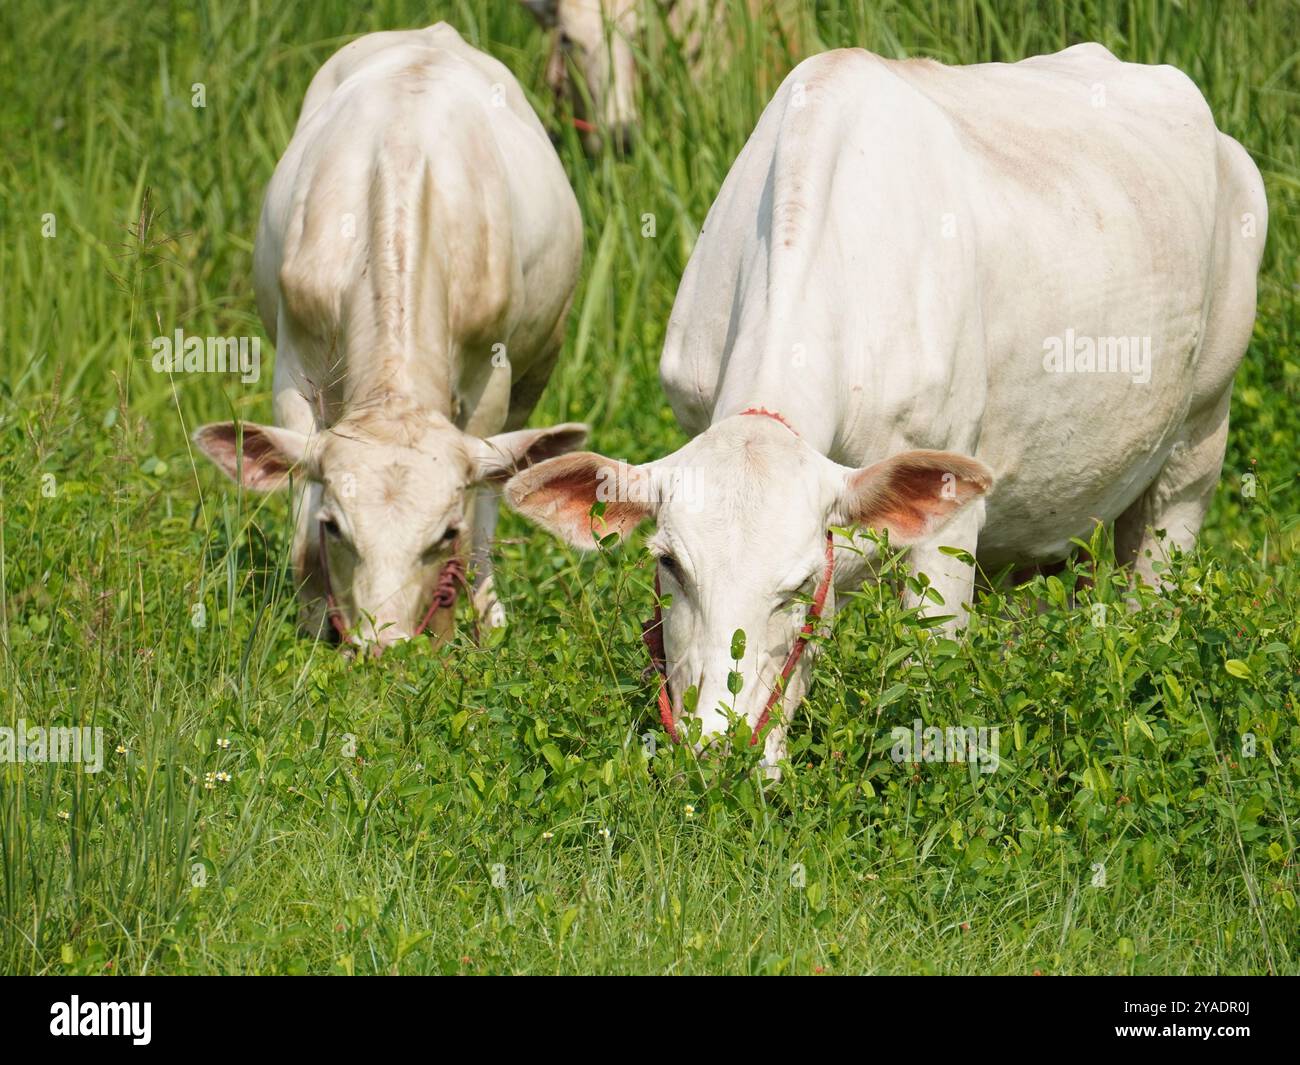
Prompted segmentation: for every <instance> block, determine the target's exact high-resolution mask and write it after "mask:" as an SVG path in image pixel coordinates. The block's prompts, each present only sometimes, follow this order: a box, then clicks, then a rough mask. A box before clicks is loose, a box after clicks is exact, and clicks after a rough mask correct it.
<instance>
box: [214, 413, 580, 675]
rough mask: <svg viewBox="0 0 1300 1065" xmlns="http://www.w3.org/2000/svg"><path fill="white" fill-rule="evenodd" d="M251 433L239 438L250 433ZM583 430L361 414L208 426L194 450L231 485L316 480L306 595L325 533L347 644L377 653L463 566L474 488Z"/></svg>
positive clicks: (306, 535) (304, 548)
mask: <svg viewBox="0 0 1300 1065" xmlns="http://www.w3.org/2000/svg"><path fill="white" fill-rule="evenodd" d="M241 430H242V431H241ZM585 439H586V427H585V426H582V425H557V426H553V427H551V428H548V429H522V430H519V431H517V432H512V433H502V434H500V435H497V436H492V437H489V438H487V439H486V440H483V439H479V438H478V437H474V436H470V435H468V434H466V433H463V432H461V431H460V430H459V429H458V428H456V426H454V425H453V424H452V423H451V422H449V421H448V420H447V419H445V418H443V417H442V416H441V415H431V414H427V413H423V412H408V413H407V414H405V415H403V416H398V417H394V416H392V414H391V412H385V414H384V416H382V417H373V418H368V417H356V418H347V419H344V420H343V421H340V422H339V423H338V424H336V425H334V426H333V427H331V428H330V429H328V430H325V431H322V432H318V433H313V434H312V435H311V436H307V435H304V434H302V433H299V432H295V431H293V430H291V429H280V428H275V427H273V426H267V425H256V424H253V423H250V422H244V423H243V424H242V426H236V424H235V423H234V422H219V423H216V424H213V425H205V426H203V427H202V428H200V429H199V430H198V431H197V432H195V434H194V442H195V443H196V444H197V445H198V447H199V449H200V450H201V451H202V452H203V453H204V454H205V455H207V456H208V457H209V458H210V459H212V461H213V462H214V463H216V465H217V466H218V467H220V469H221V470H222V471H224V472H225V473H226V475H227V476H229V477H230V478H231V479H232V480H235V481H237V482H239V483H241V484H242V485H243V486H244V487H245V488H248V489H252V490H253V491H258V492H268V491H273V490H275V489H278V488H282V487H284V486H285V485H287V484H288V483H289V475H290V472H291V471H296V472H298V473H299V474H301V476H302V477H303V478H304V479H305V480H306V481H307V482H308V486H307V490H306V491H305V493H304V495H303V502H302V506H303V508H304V511H303V515H302V519H301V522H300V525H299V537H300V541H301V542H299V543H298V544H295V551H294V558H295V561H296V563H297V564H298V566H299V567H300V572H299V573H298V579H299V584H300V586H301V587H303V589H304V595H309V596H310V595H314V596H316V597H318V596H319V595H320V591H321V588H320V585H319V581H317V582H316V583H315V584H314V585H309V583H308V582H309V580H310V578H312V576H313V573H312V572H304V571H307V570H311V569H313V567H312V566H311V565H310V564H309V563H308V559H315V558H316V557H317V546H316V545H317V543H318V536H319V530H321V529H322V528H323V530H324V533H325V550H326V552H327V553H328V564H329V576H330V584H331V586H332V591H333V593H334V597H335V600H336V602H337V606H338V610H339V613H340V615H341V619H342V620H343V622H344V624H345V627H346V628H347V630H348V634H349V638H350V639H351V640H352V641H353V642H356V643H361V642H365V643H368V644H371V645H372V646H373V647H374V648H375V649H376V650H379V649H382V648H383V647H386V646H388V645H389V644H392V643H394V642H396V641H398V640H403V639H408V638H409V637H410V636H411V635H412V634H413V633H414V632H415V630H416V629H417V627H418V626H419V623H420V621H421V620H422V618H423V617H424V615H425V613H426V611H427V610H428V607H429V604H430V602H431V600H432V595H433V591H434V587H435V585H436V583H437V581H438V577H439V574H440V573H441V572H442V568H443V566H444V565H445V564H446V563H447V562H448V561H449V560H450V559H451V558H453V557H460V558H462V559H464V558H465V553H466V552H467V551H468V549H469V543H470V536H471V528H470V523H471V521H472V518H473V514H472V508H471V506H470V504H471V498H470V496H471V490H472V489H473V488H474V487H475V486H479V485H484V484H493V483H495V484H501V483H503V482H504V481H505V480H506V479H507V478H508V477H509V476H510V475H511V474H512V473H514V472H516V471H517V470H519V469H521V468H522V467H525V466H527V465H529V464H530V463H532V462H537V461H540V460H542V459H545V458H549V457H552V456H555V455H559V454H562V453H563V452H566V451H570V450H572V449H573V448H575V447H578V446H580V445H581V444H582V442H583V440H585Z"/></svg>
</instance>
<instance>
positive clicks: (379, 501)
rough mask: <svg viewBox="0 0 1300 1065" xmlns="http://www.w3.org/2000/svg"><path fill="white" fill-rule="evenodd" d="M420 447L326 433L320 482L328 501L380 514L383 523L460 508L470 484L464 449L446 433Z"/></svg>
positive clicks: (353, 511) (321, 459) (467, 461)
mask: <svg viewBox="0 0 1300 1065" xmlns="http://www.w3.org/2000/svg"><path fill="white" fill-rule="evenodd" d="M421 445H422V446H419V447H405V446H400V445H396V444H391V443H381V442H377V441H375V440H373V439H365V438H360V437H349V436H345V435H341V434H328V436H327V439H326V441H325V443H324V445H323V447H322V450H321V456H320V467H321V479H322V482H323V483H324V485H325V488H326V490H327V491H328V492H329V494H330V496H331V498H332V499H334V500H335V501H336V502H338V503H340V504H341V505H343V506H344V507H345V508H347V509H348V510H349V511H350V512H352V513H354V514H355V513H356V512H358V511H361V512H367V513H368V512H374V511H376V510H378V511H379V512H382V513H383V514H384V515H386V516H387V520H393V519H398V518H402V517H429V516H436V515H437V514H438V513H441V512H442V511H445V510H447V509H448V508H449V507H453V506H455V505H458V504H459V502H460V495H461V492H462V491H463V489H464V488H465V487H466V485H467V484H468V481H469V459H468V456H467V455H466V453H465V449H464V447H463V446H462V445H461V444H460V443H459V442H458V441H454V440H449V439H447V437H446V435H445V434H437V435H436V436H435V437H433V438H431V439H429V440H425V441H421Z"/></svg>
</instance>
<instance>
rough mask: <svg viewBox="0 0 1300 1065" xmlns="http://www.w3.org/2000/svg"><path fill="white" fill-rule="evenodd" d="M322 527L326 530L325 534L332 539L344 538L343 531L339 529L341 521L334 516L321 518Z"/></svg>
mask: <svg viewBox="0 0 1300 1065" xmlns="http://www.w3.org/2000/svg"><path fill="white" fill-rule="evenodd" d="M320 523H321V528H323V529H324V530H325V535H326V536H328V537H329V538H330V539H331V540H339V539H342V537H343V533H342V532H340V531H339V523H338V522H337V521H335V520H334V519H333V518H321V520H320Z"/></svg>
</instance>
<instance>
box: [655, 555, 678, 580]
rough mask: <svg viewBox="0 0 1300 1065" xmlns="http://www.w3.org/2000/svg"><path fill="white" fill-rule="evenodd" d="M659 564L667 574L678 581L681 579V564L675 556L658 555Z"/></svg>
mask: <svg viewBox="0 0 1300 1065" xmlns="http://www.w3.org/2000/svg"><path fill="white" fill-rule="evenodd" d="M659 565H661V566H663V568H664V569H665V570H667V571H668V575H669V576H670V577H672V579H673V580H675V581H680V580H681V579H682V564H681V563H680V562H678V561H677V559H676V557H675V556H673V555H667V554H665V555H660V556H659Z"/></svg>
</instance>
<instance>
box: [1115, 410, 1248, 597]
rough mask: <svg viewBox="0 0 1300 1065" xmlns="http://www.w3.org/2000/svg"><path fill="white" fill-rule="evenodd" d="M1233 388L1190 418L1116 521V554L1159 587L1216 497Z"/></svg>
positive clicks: (1136, 574) (1191, 541)
mask: <svg viewBox="0 0 1300 1065" xmlns="http://www.w3.org/2000/svg"><path fill="white" fill-rule="evenodd" d="M1231 398H1232V388H1231V386H1229V387H1228V388H1227V389H1225V390H1224V392H1223V394H1222V395H1221V396H1219V398H1218V399H1217V400H1216V401H1215V402H1214V403H1212V404H1210V405H1209V406H1208V407H1206V408H1203V409H1202V411H1201V412H1200V413H1198V414H1196V415H1193V416H1192V417H1190V418H1189V419H1188V421H1187V423H1186V425H1185V426H1184V428H1183V432H1182V434H1180V437H1179V439H1178V441H1177V442H1176V443H1175V444H1174V446H1173V450H1172V451H1170V453H1169V457H1168V458H1167V459H1166V460H1165V464H1164V465H1163V466H1162V467H1161V468H1160V472H1159V473H1158V474H1157V475H1156V478H1155V480H1154V481H1152V482H1151V484H1150V485H1149V486H1148V487H1147V489H1146V491H1145V492H1143V493H1142V494H1141V495H1140V496H1138V498H1137V499H1136V500H1135V501H1134V502H1133V503H1132V504H1131V505H1130V506H1129V508H1128V509H1127V510H1126V511H1124V513H1123V514H1121V515H1120V516H1119V518H1118V519H1117V520H1116V522H1115V558H1116V561H1117V562H1119V563H1120V565H1131V566H1132V567H1133V573H1134V578H1135V579H1137V580H1141V581H1144V582H1145V583H1147V584H1149V585H1151V586H1153V587H1155V586H1159V585H1160V584H1162V583H1163V582H1161V581H1160V580H1159V579H1158V578H1157V576H1156V570H1155V567H1156V565H1157V564H1160V563H1165V562H1167V561H1168V559H1169V557H1170V554H1171V548H1177V549H1178V550H1179V551H1189V550H1190V549H1191V548H1192V546H1193V545H1194V544H1195V543H1196V536H1197V534H1198V533H1199V532H1200V530H1201V523H1202V522H1203V521H1204V520H1205V514H1206V512H1207V511H1208V510H1209V509H1210V504H1211V502H1213V500H1214V491H1215V489H1216V488H1217V487H1218V485H1219V479H1220V475H1221V473H1222V470H1223V453H1224V449H1225V447H1226V446H1227V441H1228V408H1229V405H1230V403H1231Z"/></svg>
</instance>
